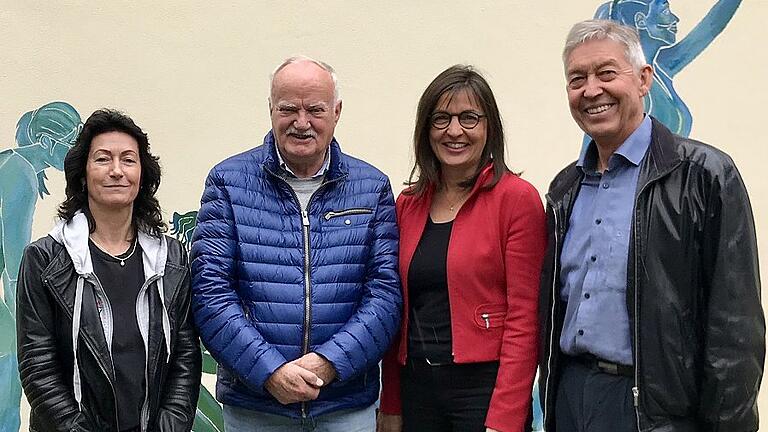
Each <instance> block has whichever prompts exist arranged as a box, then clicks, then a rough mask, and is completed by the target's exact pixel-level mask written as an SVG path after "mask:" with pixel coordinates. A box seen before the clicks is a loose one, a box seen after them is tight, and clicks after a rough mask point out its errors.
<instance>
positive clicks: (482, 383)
mask: <svg viewBox="0 0 768 432" xmlns="http://www.w3.org/2000/svg"><path fill="white" fill-rule="evenodd" d="M498 371H499V363H498V362H488V363H469V364H447V365H443V366H430V365H429V364H428V363H427V362H426V361H425V360H423V359H411V358H409V359H408V362H407V364H406V365H405V366H404V367H403V369H402V374H401V378H400V396H401V400H402V406H403V410H402V414H403V432H484V431H485V417H486V415H487V414H488V405H489V404H490V402H491V394H492V393H493V388H494V386H495V385H496V375H497V373H498Z"/></svg>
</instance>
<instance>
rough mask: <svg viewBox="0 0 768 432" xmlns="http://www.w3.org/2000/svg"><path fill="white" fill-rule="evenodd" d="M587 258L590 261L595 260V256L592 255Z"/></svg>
mask: <svg viewBox="0 0 768 432" xmlns="http://www.w3.org/2000/svg"><path fill="white" fill-rule="evenodd" d="M589 260H590V261H592V262H595V261H597V257H596V256H594V255H592V256H591V257H589Z"/></svg>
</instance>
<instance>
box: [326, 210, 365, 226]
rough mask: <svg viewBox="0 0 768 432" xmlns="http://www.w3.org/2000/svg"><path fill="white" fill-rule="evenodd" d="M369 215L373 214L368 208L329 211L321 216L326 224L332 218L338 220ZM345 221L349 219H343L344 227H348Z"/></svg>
mask: <svg viewBox="0 0 768 432" xmlns="http://www.w3.org/2000/svg"><path fill="white" fill-rule="evenodd" d="M369 214H373V210H372V209H368V208H350V209H346V210H331V211H328V212H325V213H324V214H323V219H324V220H325V221H326V222H327V221H330V220H331V219H333V218H339V217H343V216H352V215H369ZM347 220H349V219H345V220H344V222H343V223H345V224H346V225H349V223H347ZM350 223H351V221H350Z"/></svg>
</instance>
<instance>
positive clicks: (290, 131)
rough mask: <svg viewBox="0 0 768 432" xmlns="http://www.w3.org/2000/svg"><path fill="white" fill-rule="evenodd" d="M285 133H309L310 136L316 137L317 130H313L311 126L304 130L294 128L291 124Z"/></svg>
mask: <svg viewBox="0 0 768 432" xmlns="http://www.w3.org/2000/svg"><path fill="white" fill-rule="evenodd" d="M285 133H286V134H289V135H290V134H296V135H309V136H311V137H312V138H316V137H317V132H315V131H314V130H313V129H312V128H310V129H307V130H304V131H300V130H298V129H296V128H295V127H294V126H291V127H289V128H288V130H286V131H285Z"/></svg>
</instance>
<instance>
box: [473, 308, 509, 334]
mask: <svg viewBox="0 0 768 432" xmlns="http://www.w3.org/2000/svg"><path fill="white" fill-rule="evenodd" d="M506 317H507V305H506V304H498V303H496V304H481V305H480V306H478V307H476V308H475V313H474V321H475V325H477V326H478V327H480V328H483V329H486V330H490V329H492V328H496V327H501V326H503V325H504V319H505V318H506Z"/></svg>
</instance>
